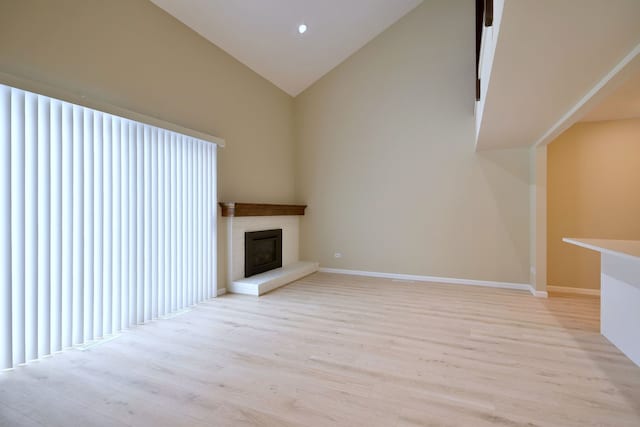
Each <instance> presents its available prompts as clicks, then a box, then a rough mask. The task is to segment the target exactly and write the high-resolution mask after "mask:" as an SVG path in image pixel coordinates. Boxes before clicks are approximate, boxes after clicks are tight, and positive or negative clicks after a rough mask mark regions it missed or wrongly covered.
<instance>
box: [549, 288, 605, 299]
mask: <svg viewBox="0 0 640 427" xmlns="http://www.w3.org/2000/svg"><path fill="white" fill-rule="evenodd" d="M547 289H548V290H549V292H558V293H561V294H577V295H592V296H597V297H599V296H600V289H585V288H573V287H571V286H547Z"/></svg>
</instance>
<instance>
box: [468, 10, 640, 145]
mask: <svg viewBox="0 0 640 427" xmlns="http://www.w3.org/2000/svg"><path fill="white" fill-rule="evenodd" d="M639 22H640V0H607V1H602V0H563V1H558V0H535V1H533V0H532V1H520V0H507V1H505V3H504V12H503V15H502V22H501V25H500V32H499V36H498V41H497V47H496V53H495V58H494V62H493V68H492V72H491V79H490V81H489V89H488V91H487V94H486V95H485V96H486V98H485V106H484V114H483V118H482V123H481V126H480V131H479V134H478V141H477V148H478V149H492V148H514V147H524V146H530V145H532V144H534V143H536V142H537V141H540V140H541V138H543V137H544V135H546V134H547V133H548V132H549V130H550V129H553V127H554V126H555V125H556V123H557V122H558V121H560V120H561V119H562V118H563V116H564V115H565V114H567V113H568V112H569V111H570V110H571V109H572V108H573V107H574V106H575V105H576V104H577V103H578V102H579V101H580V100H581V99H582V98H583V97H584V96H585V95H587V94H588V93H589V92H590V91H591V89H592V88H594V86H595V85H596V84H597V83H598V82H599V81H600V80H601V79H602V78H603V77H604V76H606V75H607V73H609V72H610V71H611V70H612V69H613V68H614V67H615V66H616V65H617V64H618V63H619V62H620V61H621V60H622V59H623V58H624V57H625V55H627V54H629V53H630V52H632V51H633V50H634V49H635V48H636V46H638V44H639V43H640V25H639Z"/></svg>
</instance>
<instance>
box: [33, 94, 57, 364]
mask: <svg viewBox="0 0 640 427" xmlns="http://www.w3.org/2000/svg"><path fill="white" fill-rule="evenodd" d="M37 106H38V116H37V117H38V133H37V139H38V150H37V152H38V156H37V157H38V158H37V165H38V166H37V172H36V174H37V195H38V200H37V216H38V223H37V253H38V264H37V265H38V270H37V271H38V276H37V280H38V287H37V298H36V300H37V304H38V310H37V319H38V322H37V338H38V340H37V352H36V353H37V356H36V357H38V358H39V357H42V356H45V355H47V354H51V327H52V324H53V322H52V319H51V252H50V251H51V227H50V226H51V222H50V221H51V217H52V212H51V151H50V149H51V125H50V121H51V113H50V109H49V98H47V97H44V96H39V97H38V98H37Z"/></svg>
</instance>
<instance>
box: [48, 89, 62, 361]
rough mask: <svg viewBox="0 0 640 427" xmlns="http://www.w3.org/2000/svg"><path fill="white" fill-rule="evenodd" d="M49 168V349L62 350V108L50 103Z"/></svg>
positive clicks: (59, 105)
mask: <svg viewBox="0 0 640 427" xmlns="http://www.w3.org/2000/svg"><path fill="white" fill-rule="evenodd" d="M50 115H51V118H50V127H51V148H50V151H49V153H50V155H51V159H50V168H51V169H50V170H51V199H50V203H51V223H50V227H51V241H50V249H49V253H50V259H51V267H50V268H51V306H50V307H51V339H50V345H51V348H50V350H51V352H52V353H53V352H56V351H60V350H62V235H63V234H62V218H63V217H62V151H63V150H62V108H61V104H60V102H58V101H55V100H51V104H50Z"/></svg>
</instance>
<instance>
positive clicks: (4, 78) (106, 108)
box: [0, 71, 225, 148]
mask: <svg viewBox="0 0 640 427" xmlns="http://www.w3.org/2000/svg"><path fill="white" fill-rule="evenodd" d="M0 83H2V84H4V85H7V86H11V87H15V88H17V89H22V90H26V91H27V92H33V93H37V94H39V95H45V96H48V97H50V98H55V99H59V100H62V101H66V102H70V103H72V104H77V105H81V106H83V107H87V108H91V109H94V110H97V111H101V112H103V113H108V114H113V115H114V116H118V117H124V118H125V119H129V120H133V121H136V122H140V123H144V124H147V125H151V126H156V127H159V128H162V129H167V130H170V131H172V132H177V133H180V134H183V135H187V136H190V137H193V138H196V139H200V140H202V141H207V142H211V143H214V144H217V145H218V146H219V147H220V148H222V147H224V145H225V141H224V139H222V138H219V137H217V136H213V135H210V134H207V133H204V132H200V131H197V130H195V129H190V128H186V127H183V126H180V125H178V124H175V123H171V122H167V121H165V120H162V119H159V118H156V117H152V116H148V115H146V114H142V113H138V112H135V111H131V110H128V109H126V108H122V107H118V106H117V105H113V104H109V103H108V102H105V101H101V100H99V99H91V98H87V96H86V95H85V94H83V93H74V92H71V91H69V90H66V89H61V88H57V87H53V86H51V85H48V84H47V83H42V82H37V81H34V80H29V79H26V78H24V77H18V76H14V75H12V74H8V73H5V72H2V71H0Z"/></svg>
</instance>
